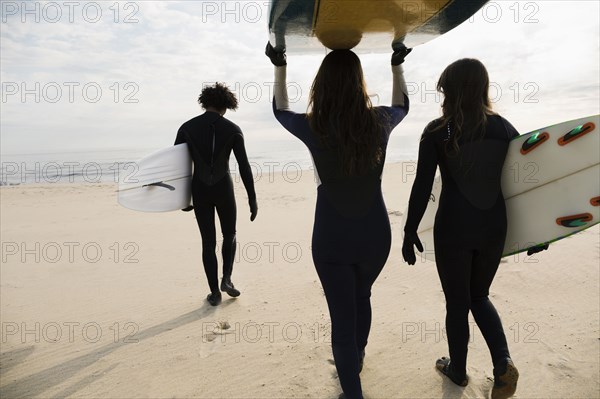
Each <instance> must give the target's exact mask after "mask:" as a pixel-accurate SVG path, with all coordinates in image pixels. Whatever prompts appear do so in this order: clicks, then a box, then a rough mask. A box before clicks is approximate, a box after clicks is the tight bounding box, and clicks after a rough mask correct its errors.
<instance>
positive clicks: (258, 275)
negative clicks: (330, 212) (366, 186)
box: [0, 163, 600, 399]
mask: <svg viewBox="0 0 600 399" xmlns="http://www.w3.org/2000/svg"><path fill="white" fill-rule="evenodd" d="M408 166H410V165H408ZM409 169H411V168H408V167H407V164H401V163H398V164H390V165H387V166H386V170H385V173H384V178H383V179H384V180H383V185H384V186H383V187H384V196H385V200H386V204H387V207H388V210H389V213H390V220H391V222H392V231H393V246H392V251H391V254H390V257H389V260H388V263H387V264H386V266H385V268H384V270H383V272H382V274H381V276H380V277H379V279H378V281H377V282H376V284H375V286H374V287H373V296H372V305H373V325H372V330H371V336H370V340H369V345H368V347H367V356H366V359H365V368H364V371H363V373H362V383H363V388H364V393H365V396H366V397H367V398H485V397H487V395H488V394H489V391H490V389H491V386H492V378H493V376H492V366H491V360H490V356H489V353H488V350H487V347H486V345H485V341H484V340H483V337H482V336H481V334H480V332H479V330H478V329H477V327H476V325H475V324H474V323H472V338H471V343H470V347H469V358H468V374H469V377H470V383H469V385H468V386H467V387H466V388H460V387H458V386H455V385H453V384H452V383H450V382H449V381H448V380H446V379H443V378H442V376H441V375H440V374H439V373H438V372H437V371H436V370H435V369H434V363H435V360H436V358H438V357H439V356H442V355H447V343H446V337H445V334H444V331H443V320H444V316H445V311H444V299H443V293H442V291H441V286H440V283H439V280H438V276H437V272H436V269H435V265H434V264H433V263H431V262H417V264H416V265H414V266H408V265H407V264H405V263H404V262H403V261H402V256H401V241H400V239H401V231H400V220H401V215H402V213H403V212H404V209H405V207H406V203H407V200H408V195H409V192H410V188H411V184H412V178H413V176H411V175H410V173H406V171H407V170H409ZM256 191H257V194H258V203H259V214H258V217H257V219H256V221H255V222H252V223H251V222H250V220H249V216H250V213H249V210H248V207H247V201H246V195H245V191H244V189H243V186H242V184H241V182H240V181H236V195H237V204H238V223H237V239H238V251H237V258H236V262H235V265H234V275H233V281H234V283H235V284H236V286H237V287H238V288H239V289H240V290H241V291H242V295H241V296H240V297H239V298H237V299H231V298H228V297H227V296H226V295H224V300H223V303H222V304H221V305H220V306H219V307H211V306H209V305H208V304H207V303H206V301H205V297H206V294H207V293H208V285H207V283H206V278H205V275H204V270H203V268H202V262H201V242H200V234H199V232H198V228H197V225H196V222H195V219H194V216H193V213H184V212H171V213H162V214H149V213H138V212H134V211H131V210H128V209H125V208H123V207H121V206H119V205H118V203H117V194H116V185H113V184H87V185H85V184H57V185H52V184H47V185H21V186H10V187H2V188H1V189H0V196H1V198H0V199H1V201H0V203H1V209H0V210H1V230H0V232H1V241H2V267H1V271H0V278H1V280H0V289H1V297H0V299H1V305H0V311H1V323H2V342H1V353H0V377H1V380H0V397H2V398H7V399H8V398H63V397H76V398H337V396H338V395H339V393H340V392H341V390H340V388H339V383H338V381H337V377H336V372H335V367H334V365H333V360H332V354H331V347H330V326H329V316H328V312H327V306H326V302H325V298H324V296H323V293H322V289H321V286H320V283H319V281H318V278H317V274H316V272H315V270H314V267H313V263H312V258H311V252H310V238H311V231H312V223H313V217H314V206H315V197H316V186H315V183H314V178H313V175H312V172H310V171H303V172H302V173H301V174H297V171H296V170H295V169H294V170H291V171H288V174H283V173H281V172H274V173H273V174H266V173H263V174H262V176H261V177H260V180H258V181H257V182H256ZM599 254H600V229H599V226H598V225H596V226H595V227H592V228H590V229H588V230H585V231H583V232H581V233H579V234H576V235H575V236H572V237H570V238H567V239H564V240H562V241H560V242H558V243H555V244H553V245H551V246H550V249H549V250H548V251H545V252H542V253H539V254H537V255H535V256H533V257H527V256H526V255H524V254H521V255H516V256H513V257H509V258H505V259H504V261H503V263H502V264H501V266H500V270H499V272H498V275H497V277H496V280H495V282H494V284H493V285H492V290H491V298H492V301H493V302H494V304H495V306H496V307H497V309H498V311H499V313H500V315H501V317H502V320H503V323H504V327H505V332H506V335H507V338H508V341H509V346H510V350H511V354H512V357H513V359H514V361H515V364H516V366H517V367H518V368H519V371H520V373H521V379H520V380H519V385H518V390H517V396H516V397H517V398H520V399H524V398H598V397H600V385H599V374H600V357H599V355H600V326H599V314H600V289H599V284H600V283H599V281H600V276H599V262H600V261H599V259H600V256H599ZM219 259H220V258H219Z"/></svg>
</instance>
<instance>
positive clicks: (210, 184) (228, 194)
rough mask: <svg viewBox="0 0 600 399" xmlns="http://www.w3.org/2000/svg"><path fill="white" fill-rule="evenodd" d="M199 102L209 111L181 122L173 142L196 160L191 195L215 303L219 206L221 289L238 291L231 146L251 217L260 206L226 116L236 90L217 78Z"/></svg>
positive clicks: (236, 132)
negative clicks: (234, 278) (233, 275)
mask: <svg viewBox="0 0 600 399" xmlns="http://www.w3.org/2000/svg"><path fill="white" fill-rule="evenodd" d="M198 103H199V104H200V105H201V106H202V108H204V109H205V110H206V112H205V113H203V114H202V115H199V116H197V117H195V118H193V119H191V120H189V121H187V122H185V123H184V124H183V125H182V126H181V127H180V128H179V131H178V132H177V139H176V140H175V144H176V145H177V144H182V143H187V145H188V148H189V150H190V153H191V155H192V160H193V162H194V176H193V178H192V200H193V202H194V206H193V209H194V213H195V214H196V221H197V222H198V227H199V229H200V235H201V236H202V262H203V263H204V271H205V272H206V277H207V279H208V285H209V287H210V294H208V296H207V298H206V299H207V300H208V302H209V303H210V304H211V305H212V306H217V305H218V304H219V303H221V292H220V291H219V280H218V267H217V257H216V254H215V248H216V244H217V237H216V231H215V210H216V211H217V213H218V215H219V221H220V222H221V232H222V233H223V248H222V255H223V279H222V281H221V291H224V292H227V294H229V296H232V297H237V296H239V295H240V292H239V291H238V290H237V289H236V288H235V287H234V285H233V283H232V282H231V273H232V272H233V260H234V258H235V249H236V238H235V234H236V231H235V224H236V216H237V209H236V204H235V196H234V194H233V180H232V179H231V174H230V173H229V156H230V155H231V151H232V150H233V153H234V154H235V158H236V159H237V161H238V164H239V167H240V175H241V177H242V181H243V183H244V187H246V192H247V193H248V201H249V204H250V214H251V216H250V220H252V221H254V218H256V214H257V212H258V206H257V204H256V193H255V192H254V180H253V177H252V171H251V169H250V164H249V162H248V157H247V156H246V148H245V147H244V136H243V135H242V131H241V129H240V128H239V127H238V126H237V125H236V124H235V123H233V122H231V121H230V120H228V119H226V118H225V117H223V115H225V112H226V111H227V110H228V109H231V110H236V109H237V106H238V101H237V98H236V97H235V94H233V93H232V92H231V91H230V90H229V89H228V88H227V86H225V85H223V84H221V83H216V84H215V85H214V86H207V87H205V88H204V89H203V90H202V93H201V94H200V97H199V98H198ZM191 209H192V207H189V208H186V209H184V210H186V211H189V210H191Z"/></svg>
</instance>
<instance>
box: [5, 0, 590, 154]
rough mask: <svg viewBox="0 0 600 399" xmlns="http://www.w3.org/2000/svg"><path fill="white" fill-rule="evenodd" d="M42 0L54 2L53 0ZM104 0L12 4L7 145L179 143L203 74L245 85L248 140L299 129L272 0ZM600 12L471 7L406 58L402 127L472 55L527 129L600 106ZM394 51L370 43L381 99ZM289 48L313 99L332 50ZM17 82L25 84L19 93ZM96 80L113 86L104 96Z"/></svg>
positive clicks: (239, 90) (419, 123)
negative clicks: (407, 92) (277, 107)
mask: <svg viewBox="0 0 600 399" xmlns="http://www.w3.org/2000/svg"><path fill="white" fill-rule="evenodd" d="M3 3H6V2H3ZM11 3H14V4H17V6H19V7H20V6H21V4H24V3H21V2H11ZM31 3H32V4H39V5H40V9H41V10H43V7H44V6H46V7H48V4H50V3H51V2H31ZM575 3H576V4H575ZM55 4H59V5H61V4H63V3H55ZM82 4H83V3H82ZM95 4H98V5H100V7H101V10H102V13H101V18H100V19H99V20H98V21H96V22H93V23H92V22H90V21H91V20H93V19H94V18H93V17H94V14H93V13H92V12H93V11H95V10H94V9H91V8H90V9H89V10H88V14H84V13H83V9H82V8H83V6H81V7H79V8H77V9H75V12H74V13H73V14H72V17H73V22H70V21H69V19H68V17H69V15H67V13H66V12H67V10H66V9H65V8H64V6H63V10H62V11H63V15H62V18H61V20H60V21H58V22H56V23H51V22H49V21H48V19H51V18H53V16H52V15H54V14H52V15H50V14H47V15H43V13H41V14H40V22H37V23H36V22H35V21H34V20H33V19H32V17H31V16H30V15H27V18H28V19H27V20H26V22H22V17H23V16H22V15H20V14H19V13H17V14H15V15H9V16H7V15H6V14H3V22H2V33H1V35H0V50H1V57H2V68H1V69H0V77H1V80H2V84H3V87H2V89H3V93H2V95H3V100H2V117H1V122H0V128H1V130H2V135H1V138H0V141H1V144H2V152H3V153H23V152H32V153H35V152H46V151H50V150H56V151H61V150H67V149H68V150H94V149H103V148H122V149H128V148H140V147H143V148H158V147H160V146H165V145H169V144H171V143H172V141H173V139H174V136H175V133H176V131H177V129H178V127H179V126H180V125H181V124H182V123H183V122H184V121H186V120H187V119H190V118H191V117H193V116H195V115H197V114H198V113H200V112H201V109H200V107H199V106H198V104H197V103H196V99H197V96H198V94H199V92H200V90H201V89H202V86H203V84H206V83H208V82H214V81H223V82H226V83H227V84H228V85H229V86H230V87H231V88H232V89H233V90H234V91H235V92H236V94H238V96H239V97H240V103H241V104H240V105H241V106H240V109H239V111H238V112H236V113H231V114H228V116H230V117H231V119H232V120H234V121H235V122H236V123H238V124H239V125H240V126H241V127H242V129H243V130H244V131H245V134H246V136H247V141H249V142H250V143H251V144H249V145H252V146H255V148H259V147H261V144H260V143H264V144H265V145H273V144H272V142H273V141H274V140H279V139H282V138H284V137H286V139H287V136H286V135H287V134H288V133H287V132H285V131H284V130H283V129H282V128H281V127H280V126H279V125H278V124H277V122H276V121H275V120H274V118H273V116H272V113H271V105H270V100H271V99H270V95H271V86H270V85H271V84H272V81H273V69H272V66H271V65H270V63H269V61H268V59H267V58H266V57H265V56H264V54H263V52H264V45H265V44H266V40H267V38H268V31H267V17H268V16H267V11H268V8H267V2H265V1H260V2H252V1H241V2H211V1H204V2H202V1H181V2H172V1H163V2H160V1H152V2H127V3H122V2H117V3H112V2H96V3H95ZM126 4H128V5H130V6H128V8H125V5H126ZM115 5H116V8H115ZM3 7H4V6H3ZM30 7H33V6H30ZM111 7H113V8H111ZM497 10H500V14H498V13H495V12H496V11H497ZM47 11H48V13H49V12H50V11H51V10H50V9H49V8H48V9H47ZM598 15H599V10H598V3H597V2H588V1H582V2H565V1H542V2H490V3H488V5H487V6H486V7H485V8H484V10H482V11H480V12H479V13H477V14H476V15H475V16H474V17H473V18H472V20H470V21H467V22H465V23H464V24H462V25H461V26H459V27H458V28H456V29H454V30H453V31H451V32H449V33H448V34H446V35H444V36H441V37H439V38H437V39H435V40H433V41H431V42H429V43H426V44H423V45H421V46H418V47H417V48H415V49H414V51H413V53H412V54H410V56H409V57H408V58H407V61H406V65H405V74H406V79H407V81H409V82H411V83H412V86H411V87H412V88H413V91H414V92H413V93H412V95H411V105H412V108H411V112H410V114H409V116H408V117H407V118H406V119H405V121H404V122H403V123H402V124H401V125H400V126H399V127H398V128H397V129H396V131H395V132H394V135H398V136H408V137H414V138H415V139H417V138H418V135H419V134H420V133H421V131H422V129H423V127H424V126H425V125H426V124H427V122H428V121H429V120H431V119H434V118H436V117H437V116H439V106H440V104H439V101H438V100H436V96H435V94H434V88H435V83H436V81H437V78H438V76H439V74H440V73H441V72H442V70H443V69H444V68H445V66H446V65H448V64H449V63H451V62H452V61H454V60H456V59H458V58H461V57H475V58H479V59H481V60H482V61H483V62H484V63H485V64H486V66H487V68H488V70H489V73H490V77H491V80H492V81H493V82H494V84H495V85H496V86H495V87H496V89H498V88H499V89H500V91H501V95H500V96H499V98H498V99H497V102H496V103H495V107H496V109H497V110H498V111H499V112H501V113H502V114H503V115H504V116H506V117H507V118H508V119H509V120H511V122H513V124H514V125H515V126H516V127H517V128H518V129H519V130H521V132H525V131H528V130H532V129H534V128H536V127H540V126H543V125H548V124H553V123H556V122H560V121H562V120H567V119H573V118H577V117H581V116H584V115H587V114H596V113H598V103H599V92H598V91H599V90H598V87H599V80H598V75H599V72H600V71H599V61H598V59H599V50H598V37H599V36H600V34H599V28H598V26H599V21H598ZM582 16H588V18H583V17H582ZM4 17H6V18H5V19H6V22H4ZM126 20H127V21H128V23H126ZM559 27H560V28H559ZM389 56H390V54H361V59H362V62H363V68H364V70H365V75H366V79H367V84H368V86H369V89H370V91H371V92H372V93H374V94H378V96H379V103H380V104H388V103H389V102H390V99H391V71H390V66H389ZM288 59H289V67H288V81H289V82H291V83H293V84H294V85H295V86H294V87H297V88H299V94H300V96H299V98H297V99H296V100H297V101H295V102H293V103H292V108H293V109H294V110H296V111H298V112H303V111H305V110H306V104H307V95H308V90H309V87H310V84H311V81H312V79H313V78H314V75H315V73H316V70H317V68H318V66H319V64H320V61H321V59H322V54H321V55H319V54H316V55H299V54H294V52H293V51H290V52H289V54H288ZM53 82H54V83H57V84H58V85H59V86H61V87H62V96H61V98H60V101H58V102H56V103H52V102H50V101H48V99H49V97H52V95H53V92H52V91H51V90H53V89H55V86H52V84H51V83H53ZM36 83H37V84H39V86H40V89H39V93H38V94H39V97H40V99H39V103H38V102H35V94H27V95H25V97H24V98H22V91H21V88H22V85H23V84H24V85H25V86H24V88H26V89H29V90H30V92H31V91H32V90H33V91H35V87H36V86H35V85H36ZM14 84H16V85H17V87H18V89H19V92H17V93H16V94H14V95H9V94H7V91H6V89H7V88H8V89H14ZM65 84H66V85H67V86H65ZM69 84H71V86H68V85H69ZM74 84H77V86H73V85H74ZM86 85H88V86H87V88H88V89H89V93H86V92H84V90H83V89H84V87H86ZM90 85H91V86H90ZM44 87H46V92H44ZM95 87H100V89H101V96H100V98H99V99H98V100H97V101H95V102H94V101H92V100H96V98H92V97H93V94H94V93H93V89H94V88H95ZM32 88H33V89H32ZM71 88H72V89H73V90H72V92H70V91H69V90H71ZM71 94H72V97H73V101H70V98H69V96H70V95H71ZM23 99H24V101H23ZM411 140H412V139H409V140H408V141H407V143H409V142H411ZM268 143H271V144H268ZM403 143H404V142H403ZM415 155H416V154H415Z"/></svg>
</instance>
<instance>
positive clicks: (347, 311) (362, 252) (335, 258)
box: [273, 98, 408, 399]
mask: <svg viewBox="0 0 600 399" xmlns="http://www.w3.org/2000/svg"><path fill="white" fill-rule="evenodd" d="M405 104H406V106H404V107H377V108H376V109H377V111H378V112H379V114H380V115H381V118H382V121H383V122H384V125H385V129H384V131H382V132H381V142H382V149H383V150H384V151H385V148H386V147H387V142H388V138H389V135H390V133H391V131H392V129H393V128H394V127H395V126H396V125H397V124H398V123H400V121H401V120H402V119H403V118H404V117H405V116H406V114H407V113H408V98H405ZM273 112H274V113H275V117H276V118H277V120H278V121H279V122H280V123H281V124H282V125H283V126H284V127H285V128H286V129H287V130H288V131H289V132H290V133H292V134H293V135H294V136H296V137H298V138H299V139H300V140H302V142H303V143H304V144H305V145H306V146H307V147H308V149H309V150H310V153H311V155H312V157H313V161H314V164H315V170H316V172H317V173H318V176H319V179H320V181H321V184H320V185H319V187H318V189H317V205H316V210H315V221H314V227H313V235H312V256H313V261H314V264H315V267H316V269H317V274H318V275H319V279H320V280H321V284H322V286H323V291H324V292H325V297H326V298H327V304H328V307H329V314H330V317H331V324H332V337H331V341H332V347H333V356H334V359H335V365H336V368H337V371H338V376H339V379H340V384H341V386H342V389H343V391H344V393H345V395H346V397H347V398H349V399H354V398H362V389H361V384H360V378H359V361H360V360H359V358H360V356H361V353H364V352H363V351H364V349H365V346H366V345H367V339H368V336H369V331H370V328H371V302H370V297H371V286H372V285H373V283H374V282H375V279H376V278H377V276H378V275H379V273H380V272H381V270H382V268H383V266H384V264H385V262H386V260H387V257H388V254H389V252H390V246H391V229H390V221H389V218H388V213H387V209H386V206H385V203H384V201H383V195H382V193H381V173H382V171H383V160H382V163H381V165H379V166H378V167H377V168H375V169H373V170H371V171H370V172H368V173H367V174H366V175H365V176H361V177H348V176H344V175H343V173H342V171H341V160H340V158H339V156H338V153H337V149H336V148H325V147H324V146H323V145H321V143H320V140H319V139H318V137H317V136H316V134H315V133H313V132H312V131H311V129H310V126H309V124H308V119H307V118H306V114H296V113H294V112H291V111H287V110H278V109H277V107H276V105H275V101H273Z"/></svg>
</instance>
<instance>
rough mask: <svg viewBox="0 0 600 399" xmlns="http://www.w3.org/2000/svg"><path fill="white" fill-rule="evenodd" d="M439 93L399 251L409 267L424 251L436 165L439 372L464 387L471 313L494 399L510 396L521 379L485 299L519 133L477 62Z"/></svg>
mask: <svg viewBox="0 0 600 399" xmlns="http://www.w3.org/2000/svg"><path fill="white" fill-rule="evenodd" d="M437 89H438V91H440V92H441V93H442V94H443V95H444V101H443V103H442V114H443V115H442V117H441V118H439V119H436V120H434V121H432V122H430V123H429V125H427V127H426V128H425V131H424V132H423V135H422V136H421V143H420V146H419V161H418V166H417V175H416V178H415V182H414V185H413V188H412V192H411V195H410V201H409V208H408V215H407V222H406V226H405V228H404V243H403V248H402V253H403V256H404V260H405V261H406V262H408V263H409V264H411V265H412V264H414V263H415V261H416V257H415V251H414V246H415V245H416V246H417V248H418V249H419V250H420V251H423V247H422V245H421V242H420V241H419V238H418V236H417V227H418V226H419V223H420V221H421V218H422V217H423V214H424V212H425V209H426V208H427V202H428V200H429V196H430V193H431V188H432V185H433V180H434V176H435V172H436V169H437V167H438V166H439V168H440V172H441V176H442V193H441V195H440V200H439V208H438V211H437V214H436V217H435V225H434V248H435V258H436V265H437V270H438V274H439V278H440V281H441V284H442V288H443V290H444V295H445V298H446V333H447V337H448V347H449V352H450V358H447V357H442V358H441V359H438V360H437V362H436V367H437V369H438V370H440V371H441V372H442V373H443V374H444V375H446V376H447V377H449V378H450V379H451V380H452V381H453V382H454V383H456V384H458V385H460V386H466V385H467V383H468V379H467V374H466V371H467V369H466V367H467V346H468V342H469V324H468V315H469V311H471V313H472V314H473V317H474V318H475V322H476V323H477V325H478V327H479V329H480V330H481V333H482V334H483V336H484V338H485V341H486V343H487V345H488V347H489V350H490V353H491V356H492V361H493V365H494V377H495V383H494V387H493V389H492V398H494V399H501V398H508V397H510V396H512V395H513V394H514V392H515V390H516V387H517V379H518V376H519V373H518V371H517V369H516V367H515V365H514V363H513V361H512V360H511V358H510V354H509V351H508V344H507V342H506V337H505V335H504V330H503V328H502V322H501V321H500V317H499V316H498V312H497V311H496V309H495V308H494V305H492V302H491V301H490V300H489V298H488V295H489V288H490V285H491V284H492V281H493V279H494V276H495V274H496V271H497V269H498V265H499V264H500V258H501V257H502V251H503V249H504V242H505V239H506V208H505V203H504V197H503V195H502V189H501V186H500V180H501V172H502V166H503V164H504V159H505V157H506V153H507V151H508V143H509V141H510V140H511V139H512V138H514V137H516V136H518V135H519V133H517V131H516V130H515V128H514V127H513V126H512V125H511V124H510V123H509V122H508V121H507V120H506V119H504V118H503V117H501V116H500V115H498V114H496V113H494V112H493V111H492V107H491V103H490V100H489V97H488V89H489V78H488V73H487V71H486V69H485V67H484V65H483V64H482V63H481V62H480V61H478V60H475V59H468V58H466V59H461V60H458V61H456V62H454V63H452V64H450V65H449V66H448V67H447V68H446V69H445V70H444V72H443V73H442V75H441V76H440V79H439V81H438V84H437ZM536 251H537V250H533V251H530V252H529V254H531V253H533V252H536Z"/></svg>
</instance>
